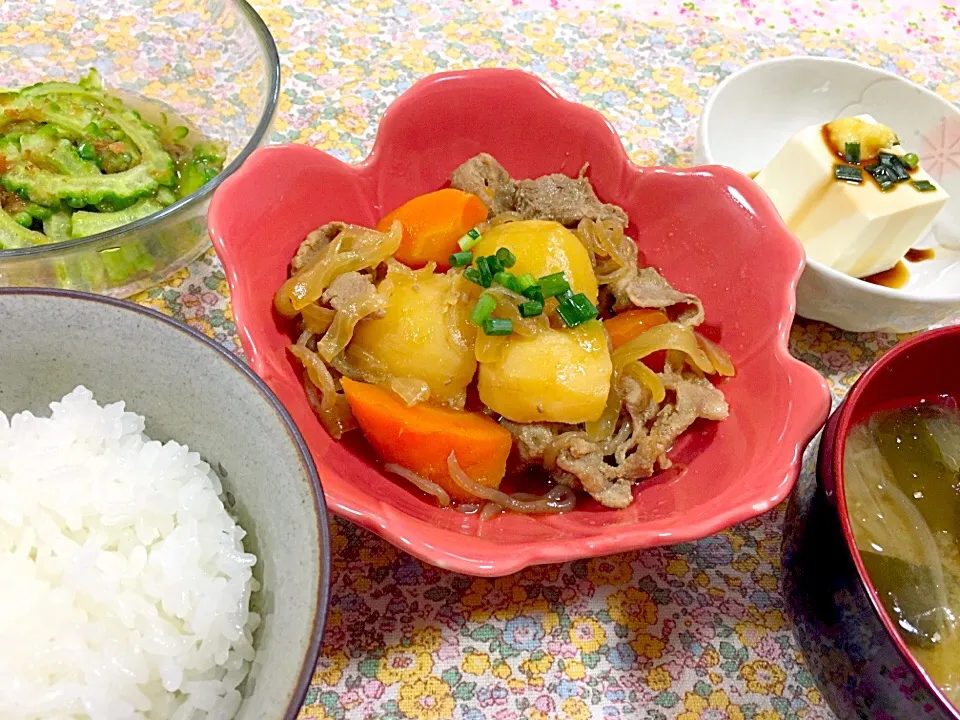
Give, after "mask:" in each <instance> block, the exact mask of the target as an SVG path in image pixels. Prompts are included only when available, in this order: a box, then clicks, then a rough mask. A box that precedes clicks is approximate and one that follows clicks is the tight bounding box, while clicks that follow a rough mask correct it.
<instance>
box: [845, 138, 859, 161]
mask: <svg viewBox="0 0 960 720" xmlns="http://www.w3.org/2000/svg"><path fill="white" fill-rule="evenodd" d="M843 159H844V160H846V161H847V162H849V163H858V162H860V143H858V142H848V143H846V144H845V145H844V146H843Z"/></svg>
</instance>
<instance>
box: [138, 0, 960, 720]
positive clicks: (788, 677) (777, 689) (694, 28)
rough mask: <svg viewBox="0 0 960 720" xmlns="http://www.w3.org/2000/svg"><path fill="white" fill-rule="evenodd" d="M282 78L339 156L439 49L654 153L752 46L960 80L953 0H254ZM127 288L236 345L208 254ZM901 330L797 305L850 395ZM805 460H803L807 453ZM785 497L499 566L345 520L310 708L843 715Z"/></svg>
mask: <svg viewBox="0 0 960 720" xmlns="http://www.w3.org/2000/svg"><path fill="white" fill-rule="evenodd" d="M255 4H256V5H257V7H258V9H259V10H260V11H261V13H262V14H263V17H264V19H265V20H266V21H267V23H268V24H269V26H270V28H271V30H272V31H273V34H274V36H275V38H276V40H277V42H278V44H279V46H280V51H281V58H282V61H283V66H284V87H283V91H282V95H281V104H280V112H279V115H278V117H277V120H276V125H275V134H274V138H273V139H274V140H277V141H294V142H301V143H309V144H313V145H317V146H319V147H321V148H323V149H325V150H327V151H329V152H332V153H333V154H335V155H337V156H338V157H340V158H342V159H344V160H347V161H359V160H360V159H362V158H363V157H364V156H365V155H366V153H367V152H368V151H369V149H370V147H371V143H372V139H373V135H374V131H375V128H376V124H377V121H378V119H379V117H380V115H381V114H382V112H383V110H384V109H385V108H386V106H387V105H388V104H389V103H390V102H391V101H392V100H393V99H394V98H395V97H396V96H397V94H398V93H400V92H401V91H403V90H404V89H405V88H407V87H408V86H409V85H410V84H411V83H412V82H414V81H415V80H416V79H417V78H419V77H421V76H423V75H425V74H428V73H431V72H434V71H438V70H444V69H453V68H465V67H476V66H484V67H489V66H508V67H520V68H524V69H527V70H529V71H532V72H534V73H536V74H538V75H540V76H542V77H543V78H544V79H545V80H546V81H547V82H548V83H550V84H551V85H552V86H553V87H554V88H556V89H557V90H558V91H559V92H560V93H562V94H563V95H565V96H567V97H570V98H576V99H578V100H579V101H580V102H583V103H585V104H587V105H590V106H592V107H595V108H598V109H600V110H601V111H602V112H604V113H605V114H606V115H607V117H609V118H610V120H611V121H612V122H613V124H614V125H615V127H616V128H617V130H618V131H619V132H620V134H621V136H622V137H623V139H624V142H625V144H626V146H627V149H628V151H629V152H630V153H631V155H632V156H633V158H634V160H636V161H637V162H639V163H641V164H652V163H661V164H689V163H690V162H691V160H692V150H693V140H694V132H695V128H696V123H697V118H698V116H699V113H700V109H701V107H702V104H703V102H704V99H705V97H706V95H707V94H708V93H709V92H710V90H711V89H712V88H713V87H714V86H715V85H716V84H717V82H718V81H719V80H720V79H722V78H723V77H724V76H725V75H727V74H728V73H730V72H732V71H734V70H736V69H737V68H739V67H741V66H743V65H744V64H746V63H749V62H753V61H755V60H759V59H761V58H769V57H775V56H781V55H791V54H803V53H816V54H826V55H830V56H836V57H849V58H854V59H857V60H860V61H862V62H865V63H867V64H870V65H874V66H878V67H883V68H886V69H889V70H893V71H895V72H899V73H901V74H903V75H905V76H907V77H909V78H911V79H913V80H915V81H917V82H920V83H923V84H925V85H927V86H928V87H930V88H931V89H933V90H935V91H937V92H939V93H941V94H942V95H943V96H945V97H947V98H949V99H951V100H954V101H957V100H960V77H958V75H960V39H958V38H960V23H958V16H957V14H956V12H955V10H953V9H952V8H950V7H947V6H945V5H942V4H941V3H939V2H936V3H933V2H914V3H911V5H910V8H912V9H908V7H907V5H906V3H893V2H889V3H883V2H877V1H876V0H861V2H859V3H858V2H852V1H851V0H833V1H825V2H812V0H805V1H801V0H793V1H792V2H785V3H784V2H781V3H761V2H757V3H754V2H750V1H749V0H740V2H738V3H729V2H727V3H699V2H685V3H682V4H680V3H676V4H674V3H658V2H656V3H655V2H637V3H635V4H634V3H629V2H626V1H624V2H622V3H618V4H611V5H605V6H603V5H598V4H597V3H595V2H586V1H579V2H567V1H566V0H549V1H548V0H541V1H539V2H520V1H519V0H514V2H512V3H511V2H502V1H497V2H476V3H474V2H461V0H429V1H428V0H423V1H422V2H416V3H414V2H410V3H401V2H396V1H395V0H350V1H343V0H339V1H331V0H263V1H261V2H256V3H255ZM137 300H138V301H140V302H142V303H145V304H148V305H152V306H154V307H158V308H160V309H161V310H163V311H165V312H167V313H169V314H172V315H175V316H176V317H178V318H180V319H182V320H185V321H186V322H188V323H189V324H191V325H193V326H195V327H198V328H200V329H201V330H203V331H204V332H206V333H208V334H210V335H212V336H215V337H216V338H217V339H218V340H220V341H221V342H223V343H224V344H225V345H227V346H228V347H231V348H236V347H237V344H236V338H235V334H234V326H233V323H232V315H231V310H230V306H229V302H228V300H227V287H226V282H225V279H224V274H223V270H222V268H221V266H220V264H219V263H218V261H217V260H216V258H215V256H213V254H212V253H208V254H207V255H206V256H204V257H203V258H202V259H201V260H199V261H197V262H196V263H194V264H193V265H192V266H191V267H190V268H188V269H187V270H185V271H183V272H181V273H179V274H178V275H177V276H175V277H174V278H173V279H171V280H170V281H169V282H167V283H166V284H165V285H164V286H162V287H158V288H155V289H152V290H150V291H148V292H146V293H143V294H142V295H140V296H138V297H137ZM895 342H896V338H895V337H890V336H882V335H859V336H858V335H852V334H847V333H842V332H840V331H838V330H836V329H833V328H830V327H828V326H825V325H821V324H818V323H813V322H805V321H798V322H797V323H796V325H795V327H794V331H793V336H792V350H793V352H794V354H795V355H796V356H797V357H799V358H801V359H802V360H804V361H805V362H808V363H810V364H811V365H813V366H814V367H816V368H817V369H818V370H820V371H821V372H822V373H823V374H824V375H826V376H827V377H828V378H829V380H830V383H831V386H832V387H833V390H834V394H835V396H837V397H839V396H840V395H842V393H843V392H844V391H845V389H846V388H848V387H849V386H850V384H851V383H852V382H853V381H854V379H855V378H856V377H857V375H858V374H859V373H860V372H861V371H862V370H863V369H864V368H865V367H866V366H867V365H868V364H869V363H870V362H871V361H872V360H873V359H874V358H876V357H877V355H878V354H880V353H881V352H883V351H884V350H886V349H888V348H889V347H890V346H892V345H893V344H894V343H895ZM801 482H805V483H809V482H812V467H811V454H810V452H809V451H808V455H807V462H806V465H805V471H804V474H803V477H802V480H801ZM782 523H783V508H782V507H780V508H777V509H776V510H774V511H773V512H770V513H769V514H767V515H766V516H764V517H762V518H758V519H756V520H752V521H750V522H747V523H744V524H742V525H738V526H736V527H734V528H732V529H730V530H728V531H726V532H723V533H720V534H719V535H716V536H715V537H712V538H708V539H706V540H703V541H701V542H698V543H691V544H687V545H681V546H677V547H671V548H664V549H660V550H653V551H648V552H639V553H630V554H625V555H617V556H614V557H609V558H602V559H598V560H591V561H588V562H575V563H572V564H568V565H551V566H545V567H539V568H533V569H530V570H527V571H524V572H521V573H519V574H517V575H514V576H512V577H507V578H503V579H497V580H485V579H472V578H468V577H463V576H458V575H454V574H451V573H448V572H444V571H440V570H437V569H434V568H432V567H429V566H426V565H424V564H422V563H421V562H419V561H417V560H414V559H413V558H411V557H409V556H408V555H405V554H404V553H402V552H400V551H398V550H396V549H394V548H393V547H391V546H390V545H388V544H386V543H385V542H383V541H381V540H379V539H378V538H377V537H375V536H374V535H372V534H370V533H368V532H365V531H362V530H359V529H357V528H355V527H353V526H351V525H349V524H348V523H346V522H342V521H339V520H337V521H336V522H334V523H333V562H334V572H333V575H334V586H333V594H332V606H331V609H330V614H329V621H328V626H327V627H328V629H327V634H326V637H325V643H324V648H323V652H322V655H321V657H320V660H319V663H318V665H317V670H316V674H315V676H314V681H313V685H312V687H311V689H310V692H309V694H308V695H307V701H306V705H305V707H304V708H303V711H302V714H301V717H302V718H314V719H318V718H338V719H339V718H384V719H394V718H396V719H399V718H417V719H419V720H445V719H448V718H453V719H457V720H478V719H480V718H496V719H497V720H508V719H512V718H530V719H531V720H545V719H546V718H569V719H573V720H586V719H587V718H621V717H622V718H641V719H649V720H654V719H665V718H679V719H680V720H708V719H709V720H775V719H780V718H782V719H793V718H805V719H807V720H819V719H821V718H833V715H832V714H831V712H830V711H829V710H828V709H827V708H826V706H825V705H824V703H823V700H822V698H821V696H820V694H819V693H818V691H817V690H816V688H815V685H814V681H813V678H812V676H811V674H810V672H808V670H807V669H805V667H804V664H803V660H802V658H801V657H800V655H799V651H798V649H797V647H796V645H795V643H794V640H793V637H792V635H791V632H790V629H789V627H788V625H787V620H786V618H785V614H784V601H783V597H782V595H781V594H780V590H779V588H780V584H781V583H780V538H781V529H782Z"/></svg>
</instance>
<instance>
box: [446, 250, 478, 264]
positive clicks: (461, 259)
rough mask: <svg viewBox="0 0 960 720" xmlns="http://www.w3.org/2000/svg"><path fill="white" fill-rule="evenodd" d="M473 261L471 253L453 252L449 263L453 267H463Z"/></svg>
mask: <svg viewBox="0 0 960 720" xmlns="http://www.w3.org/2000/svg"><path fill="white" fill-rule="evenodd" d="M472 262H473V253H472V252H469V251H466V252H455V253H453V254H452V255H451V256H450V264H451V265H452V266H453V267H464V266H465V265H469V264H470V263H472Z"/></svg>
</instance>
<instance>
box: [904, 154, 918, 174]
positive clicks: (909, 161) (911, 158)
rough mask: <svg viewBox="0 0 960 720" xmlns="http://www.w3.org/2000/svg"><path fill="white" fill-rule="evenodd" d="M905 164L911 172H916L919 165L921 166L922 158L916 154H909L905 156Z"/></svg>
mask: <svg viewBox="0 0 960 720" xmlns="http://www.w3.org/2000/svg"><path fill="white" fill-rule="evenodd" d="M902 159H903V164H904V165H906V166H907V167H908V168H910V169H911V170H915V169H916V167H917V165H919V164H920V156H919V155H917V154H916V153H907V154H906V155H904V156H903V158H902Z"/></svg>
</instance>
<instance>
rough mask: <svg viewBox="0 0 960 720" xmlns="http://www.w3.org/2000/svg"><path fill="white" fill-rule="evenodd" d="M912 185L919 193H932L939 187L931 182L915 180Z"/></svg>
mask: <svg viewBox="0 0 960 720" xmlns="http://www.w3.org/2000/svg"><path fill="white" fill-rule="evenodd" d="M910 184H911V185H913V187H914V189H916V190H917V191H918V192H930V191H931V190H936V189H937V186H936V185H934V184H933V183H932V182H930V181H929V180H913V181H911V182H910Z"/></svg>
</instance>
